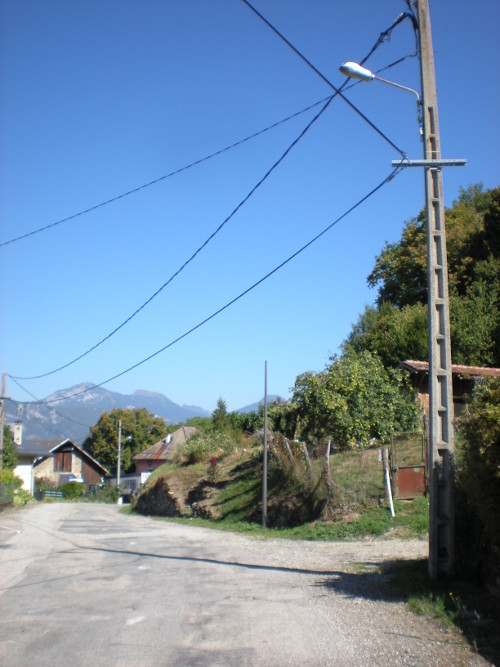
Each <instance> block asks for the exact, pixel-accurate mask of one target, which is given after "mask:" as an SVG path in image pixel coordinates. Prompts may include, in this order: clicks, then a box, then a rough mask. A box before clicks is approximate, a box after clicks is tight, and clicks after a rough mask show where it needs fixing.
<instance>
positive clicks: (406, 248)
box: [367, 211, 427, 308]
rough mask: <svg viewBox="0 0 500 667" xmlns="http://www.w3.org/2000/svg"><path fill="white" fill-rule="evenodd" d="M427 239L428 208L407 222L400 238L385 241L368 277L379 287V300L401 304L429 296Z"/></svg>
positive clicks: (370, 282)
mask: <svg viewBox="0 0 500 667" xmlns="http://www.w3.org/2000/svg"><path fill="white" fill-rule="evenodd" d="M426 248H427V241H426V232H425V212H423V211H422V212H421V213H420V215H419V216H418V218H414V219H412V220H410V221H409V222H407V223H406V224H405V227H404V229H403V234H402V237H401V240H400V241H399V242H397V243H386V244H385V247H384V249H383V250H382V252H381V253H380V255H379V256H378V257H377V258H376V260H375V267H374V269H373V271H372V272H371V273H370V275H369V276H368V278H367V281H368V284H369V285H370V287H378V298H377V302H378V303H379V304H380V303H384V302H385V301H388V302H389V303H392V304H393V305H394V306H396V307H398V308H402V307H403V306H407V305H412V304H414V303H419V302H422V303H425V301H426V299H427V268H426V267H427V250H426Z"/></svg>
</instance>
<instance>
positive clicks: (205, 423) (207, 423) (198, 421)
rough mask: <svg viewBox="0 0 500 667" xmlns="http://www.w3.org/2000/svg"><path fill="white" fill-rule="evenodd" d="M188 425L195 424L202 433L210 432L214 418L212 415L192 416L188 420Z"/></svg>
mask: <svg viewBox="0 0 500 667" xmlns="http://www.w3.org/2000/svg"><path fill="white" fill-rule="evenodd" d="M186 426H193V427H194V428H197V429H198V431H200V432H201V433H209V432H210V431H211V430H212V419H211V418H210V417H191V419H188V421H187V422H186ZM175 430H176V429H175Z"/></svg>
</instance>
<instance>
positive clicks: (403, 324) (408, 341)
mask: <svg viewBox="0 0 500 667" xmlns="http://www.w3.org/2000/svg"><path fill="white" fill-rule="evenodd" d="M348 347H351V348H352V349H354V350H355V351H356V352H362V351H363V350H367V351H368V352H371V353H372V354H377V355H378V356H379V358H380V359H381V361H382V363H383V364H384V366H386V367H395V366H397V365H398V364H399V363H401V361H404V360H405V359H426V358H427V347H428V341H427V306H425V305H424V304H422V303H416V304H414V305H412V306H404V307H403V308H401V309H398V308H396V307H395V306H393V305H392V304H390V303H383V304H381V305H380V306H379V307H378V308H375V307H373V306H367V307H366V309H365V312H364V313H363V314H362V315H361V316H360V318H359V320H358V322H357V323H356V324H355V325H354V326H353V328H352V331H351V333H350V335H349V336H348V338H347V341H346V342H345V343H344V349H347V348H348Z"/></svg>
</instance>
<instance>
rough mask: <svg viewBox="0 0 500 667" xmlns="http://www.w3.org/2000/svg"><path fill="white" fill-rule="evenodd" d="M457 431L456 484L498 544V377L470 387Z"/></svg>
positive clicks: (499, 410) (499, 523)
mask: <svg viewBox="0 0 500 667" xmlns="http://www.w3.org/2000/svg"><path fill="white" fill-rule="evenodd" d="M459 430H460V432H461V433H462V435H463V442H462V446H461V450H460V454H461V456H460V464H459V466H458V478H459V483H460V485H461V486H462V488H464V489H465V492H466V494H467V497H468V500H469V502H470V503H471V505H472V507H473V509H474V511H475V512H476V514H477V515H478V516H479V517H480V518H481V520H482V522H483V524H484V526H485V527H486V529H487V531H488V535H489V537H490V539H492V540H493V542H494V544H496V545H497V547H500V474H499V471H500V380H498V379H495V380H492V381H491V382H489V383H488V384H485V385H482V386H479V387H477V388H476V389H475V390H474V392H473V395H472V400H471V402H470V404H469V406H468V408H467V411H466V413H465V416H464V417H463V418H462V419H461V420H460V423H459Z"/></svg>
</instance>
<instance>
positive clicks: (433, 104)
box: [417, 0, 455, 579]
mask: <svg viewBox="0 0 500 667" xmlns="http://www.w3.org/2000/svg"><path fill="white" fill-rule="evenodd" d="M417 9H418V25H419V30H418V33H419V45H420V73H421V78H422V113H423V131H424V137H423V139H424V160H425V161H428V160H436V161H437V160H441V143H440V137H439V122H438V108H437V92H436V75H435V69H434V53H433V48H432V35H431V23H430V16H429V0H417ZM424 170H425V199H426V216H427V284H428V312H429V386H430V405H429V413H430V414H429V449H430V471H429V472H430V483H429V487H430V488H429V491H430V508H429V574H430V575H431V577H432V578H433V579H437V578H438V577H440V576H442V575H448V576H449V575H451V574H452V573H453V570H454V564H455V563H454V561H455V539H454V534H455V525H454V524H455V511H454V509H455V502H454V463H453V459H454V450H455V446H454V433H453V385H452V368H451V346H450V321H449V300H448V267H447V256H446V230H445V218H444V196H443V179H442V172H441V168H440V166H433V165H427V166H425V167H424Z"/></svg>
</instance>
